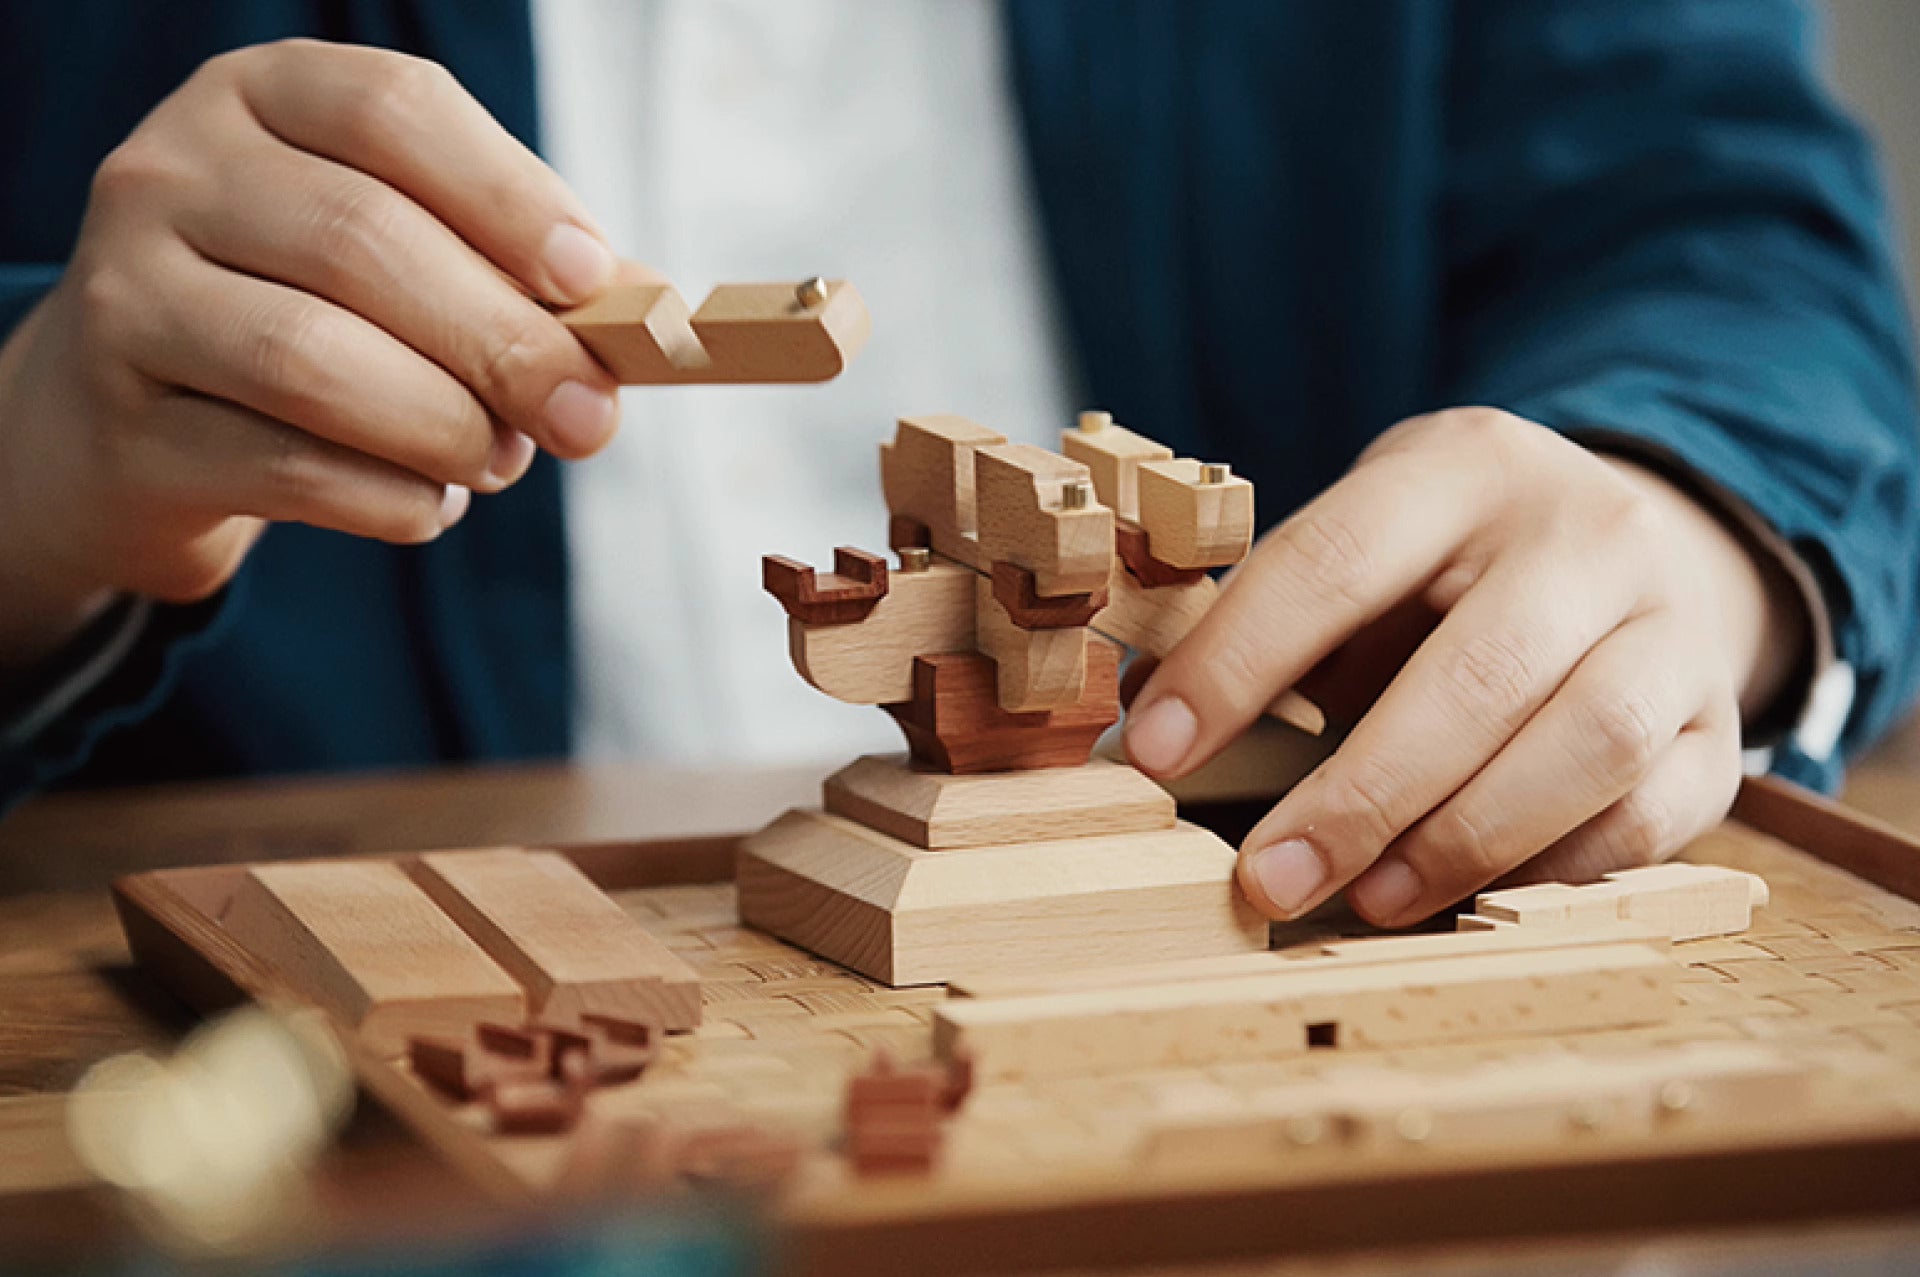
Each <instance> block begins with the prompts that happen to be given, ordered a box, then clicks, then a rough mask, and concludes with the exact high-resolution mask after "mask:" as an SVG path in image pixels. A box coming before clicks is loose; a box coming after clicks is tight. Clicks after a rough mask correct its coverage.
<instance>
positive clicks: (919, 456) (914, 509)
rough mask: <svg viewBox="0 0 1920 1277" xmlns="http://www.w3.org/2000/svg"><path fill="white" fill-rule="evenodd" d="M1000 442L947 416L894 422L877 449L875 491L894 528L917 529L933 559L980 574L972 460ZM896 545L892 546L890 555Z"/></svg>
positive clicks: (998, 436) (1002, 438)
mask: <svg viewBox="0 0 1920 1277" xmlns="http://www.w3.org/2000/svg"><path fill="white" fill-rule="evenodd" d="M1006 441H1007V437H1006V436H1005V435H1003V434H1000V433H999V432H998V431H994V430H989V429H987V428H986V427H985V426H982V425H980V424H978V423H976V422H972V421H969V420H967V419H966V418H965V417H960V416H955V415H953V414H951V413H939V414H933V415H929V416H924V417H902V418H900V420H899V421H898V422H897V423H896V424H895V426H894V435H893V438H892V439H891V440H890V441H888V442H885V443H882V444H881V445H880V487H881V490H882V491H883V492H884V493H885V494H886V498H887V510H888V512H889V513H890V514H891V515H892V517H893V519H894V520H895V521H896V525H895V527H896V528H897V527H898V526H899V524H898V522H897V521H899V520H903V519H904V520H910V521H911V522H913V523H917V524H919V525H920V527H922V528H924V529H925V535H926V541H925V542H924V543H923V544H926V545H929V546H930V547H931V548H932V549H933V551H934V552H935V553H936V554H942V555H945V556H946V557H947V558H949V559H952V560H953V561H954V562H956V563H962V564H965V565H966V566H967V567H970V568H976V569H980V570H984V568H985V565H984V564H983V563H982V562H981V559H980V542H979V533H980V524H979V521H978V518H977V514H978V511H977V508H976V507H977V499H976V493H975V486H974V485H975V475H974V459H975V454H976V453H977V451H978V450H979V449H980V448H983V447H988V446H992V445H995V444H1003V443H1005V442H1006ZM900 545H901V543H900V542H899V541H895V542H894V548H895V549H898V548H899V547H900Z"/></svg>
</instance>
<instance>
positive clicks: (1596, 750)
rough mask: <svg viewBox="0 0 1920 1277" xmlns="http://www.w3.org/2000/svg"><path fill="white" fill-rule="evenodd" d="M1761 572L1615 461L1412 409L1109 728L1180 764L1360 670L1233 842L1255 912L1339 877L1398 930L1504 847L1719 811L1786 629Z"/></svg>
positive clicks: (1515, 860) (1550, 850)
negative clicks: (1333, 725)
mask: <svg viewBox="0 0 1920 1277" xmlns="http://www.w3.org/2000/svg"><path fill="white" fill-rule="evenodd" d="M1775 574H1777V569H1775V570H1774V571H1772V572H1770V571H1769V570H1767V569H1764V568H1763V567H1762V566H1761V564H1760V562H1759V561H1758V560H1756V559H1755V558H1754V557H1753V556H1752V555H1750V554H1749V553H1748V551H1747V550H1746V549H1745V547H1744V546H1743V545H1742V544H1741V543H1740V541H1739V540H1738V539H1736V538H1735V537H1734V536H1733V535H1732V534H1731V533H1730V532H1729V531H1728V530H1727V529H1726V528H1724V527H1723V526H1722V525H1721V523H1720V522H1719V521H1718V520H1717V519H1715V518H1714V517H1713V516H1712V515H1711V514H1709V513H1708V512H1707V511H1706V510H1704V509H1703V508H1701V507H1700V506H1699V505H1697V504H1696V503H1695V502H1694V501H1692V500H1691V499H1690V498H1688V497H1687V496H1685V495H1684V494H1682V493H1681V492H1680V491H1678V490H1677V489H1675V488H1673V487H1672V486H1670V485H1669V484H1667V483H1666V482H1664V481H1663V480H1661V479H1659V478H1657V477H1655V476H1654V475H1652V474H1651V473H1649V472H1647V471H1645V470H1642V469H1640V468H1638V467H1636V466H1633V465H1631V464H1628V463H1626V462H1623V461H1618V460H1613V459H1609V458H1606V457H1602V456H1598V455H1595V454H1593V453H1591V452H1588V451H1586V450H1585V449H1583V448H1581V447H1579V446H1578V445H1576V444H1574V443H1571V442H1569V441H1568V440H1566V439H1564V438H1562V437H1560V436H1559V435H1557V434H1554V433H1553V432H1551V431H1548V430H1546V429H1544V428H1542V427H1539V426H1536V425H1533V424H1532V423H1530V422H1526V421H1523V420H1521V419H1519V418H1517V417H1513V416H1510V415H1508V414H1506V413H1502V412H1497V411H1494V410H1491V409H1475V408H1469V409H1456V410H1453V411H1449V412H1442V413H1438V414H1435V415H1433V416H1430V417H1422V418H1416V419H1414V420H1412V421H1408V422H1404V423H1402V424H1401V425H1399V426H1397V427H1395V428H1394V429H1393V430H1392V431H1390V432H1388V433H1387V434H1386V435H1384V436H1382V437H1381V438H1380V439H1379V440H1378V441H1377V442H1376V443H1375V444H1374V446H1373V447H1371V448H1370V449H1369V450H1368V451H1367V453H1366V454H1365V455H1364V456H1363V457H1362V458H1361V459H1360V461H1359V463H1358V464H1357V465H1356V466H1355V467H1354V469H1353V471H1352V473H1350V474H1349V475H1347V476H1346V477H1345V478H1344V479H1342V480H1341V481H1340V482H1339V483H1337V484H1335V485H1334V486H1333V487H1332V488H1330V489H1328V490H1327V491H1326V492H1325V493H1324V494H1323V495H1321V496H1320V497H1319V498H1318V499H1317V500H1315V501H1314V502H1313V503H1312V504H1310V505H1308V506H1307V507H1306V508H1305V509H1303V510H1301V511H1300V512H1299V513H1298V514H1296V515H1294V516H1293V517H1292V518H1290V519H1288V520H1287V521H1286V522H1285V523H1283V524H1281V525H1280V526H1279V527H1277V528H1275V529H1274V530H1273V531H1272V532H1270V533H1269V534H1268V535H1267V536H1266V537H1265V538H1264V539H1263V540H1262V541H1261V542H1260V544H1259V545H1258V546H1257V547H1256V548H1255V549H1254V551H1253V554H1252V555H1251V556H1250V557H1249V558H1248V560H1247V561H1246V562H1245V563H1244V564H1243V565H1242V566H1241V567H1240V569H1239V570H1238V571H1237V572H1236V573H1235V574H1234V576H1233V577H1232V579H1231V580H1230V581H1229V582H1228V583H1227V586H1226V588H1225V590H1224V591H1223V593H1222V595H1221V598H1220V600H1219V602H1218V603H1217V604H1216V605H1215V606H1214V608H1213V610H1212V611H1211V612H1210V613H1209V614H1208V615H1207V617H1206V618H1205V619H1204V620H1203V621H1202V622H1201V624H1200V625H1199V626H1198V627H1197V628H1196V629H1195V630H1194V632H1193V633H1192V634H1190V635H1189V636H1188V637H1187V639H1186V641H1185V642H1183V643H1182V644H1181V645H1180V646H1179V647H1178V648H1177V649H1175V650H1174V651H1173V652H1172V653H1170V654H1169V656H1168V658H1167V659H1166V660H1165V661H1164V662H1162V663H1161V665H1160V667H1159V668H1158V669H1157V670H1156V671H1155V672H1154V673H1153V675H1152V677H1151V678H1149V679H1148V681H1147V683H1146V685H1145V686H1144V687H1143V688H1142V689H1141V691H1140V694H1139V696H1138V697H1137V699H1136V700H1135V703H1134V707H1133V710H1132V712H1131V714H1130V716H1129V720H1128V724H1127V736H1126V740H1127V747H1128V750H1129V753H1130V754H1131V755H1132V757H1133V760H1134V761H1135V763H1136V764H1138V765H1139V766H1140V767H1141V768H1142V769H1143V770H1145V771H1147V772H1150V773H1152V774H1155V775H1159V776H1176V775H1180V774H1182V773H1185V772H1187V771H1190V770H1192V769H1193V768H1194V767H1196V766H1198V765H1199V764H1200V763H1202V762H1204V761H1205V760H1206V759H1207V758H1209V757H1211V756H1212V755H1213V754H1214V753H1215V752H1217V751H1218V750H1219V749H1220V748H1221V747H1222V746H1223V745H1224V744H1225V743H1226V742H1227V741H1228V740H1229V739H1231V738H1232V737H1233V736H1235V735H1236V734H1238V733H1239V732H1240V731H1241V730H1242V729H1244V728H1245V727H1246V726H1247V725H1248V724H1249V723H1251V722H1252V721H1253V720H1254V718H1255V717H1256V716H1257V715H1258V714H1259V713H1260V711H1261V708H1262V707H1263V706H1265V705H1266V704H1267V703H1268V702H1270V701H1271V700H1272V699H1273V698H1274V696H1275V695H1276V694H1277V693H1278V692H1280V691H1281V690H1283V689H1285V688H1287V687H1291V686H1294V685H1295V684H1297V683H1301V682H1302V680H1303V679H1306V678H1307V676H1308V675H1309V672H1310V671H1315V670H1316V667H1319V670H1318V672H1317V675H1316V677H1317V678H1318V679H1319V684H1318V685H1317V686H1316V685H1315V684H1314V683H1313V682H1311V681H1309V683H1308V684H1307V687H1308V689H1310V690H1311V691H1313V692H1315V693H1318V694H1320V695H1323V696H1327V695H1329V694H1331V693H1338V692H1340V691H1342V690H1345V691H1348V692H1357V693H1358V694H1359V695H1360V696H1361V697H1362V698H1363V699H1364V698H1365V697H1366V696H1367V695H1369V694H1370V693H1371V692H1372V691H1374V690H1375V686H1369V685H1368V684H1369V682H1370V679H1371V681H1372V682H1373V683H1374V684H1375V685H1377V686H1384V691H1380V692H1379V695H1378V699H1377V700H1375V701H1374V702H1373V703H1372V707H1371V709H1369V710H1367V711H1366V713H1365V714H1364V716H1363V717H1361V718H1360V721H1359V723H1358V725H1357V726H1356V727H1355V728H1354V729H1353V731H1352V733H1351V734H1350V735H1349V736H1348V737H1347V739H1346V740H1345V742H1344V743H1343V744H1341V746H1340V747H1339V749H1338V750H1337V751H1336V752H1335V753H1334V754H1333V755H1332V757H1330V758H1329V759H1327V760H1326V762H1324V763H1323V764H1322V765H1321V766H1320V767H1319V768H1318V769H1317V770H1316V771H1314V773H1313V774H1312V775H1310V776H1309V777H1307V778H1306V779H1305V780H1304V781H1302V782H1301V783H1300V785H1299V786H1298V787H1296V788H1295V789H1294V790H1293V791H1292V792H1291V793H1289V794H1288V795H1287V796H1286V797H1285V798H1284V799H1282V800H1281V802H1280V803H1279V805H1278V806H1276V807H1275V808H1274V809H1273V811H1272V812H1271V813H1269V814H1268V815H1267V817H1266V818H1265V819H1264V820H1262V821H1261V823H1260V825H1259V826H1258V827H1257V828H1256V829H1255V830H1254V831H1253V833H1252V834H1250V835H1249V836H1248V838H1247V841H1246V844H1245V847H1244V849H1243V851H1242V854H1241V858H1240V870H1239V877H1240V882H1241V885H1242V887H1243V889H1244V890H1245V891H1246V893H1247V895H1248V897H1249V898H1250V899H1251V900H1252V901H1253V902H1254V904H1255V905H1256V906H1257V907H1259V908H1260V909H1261V911H1262V912H1264V913H1266V914H1268V915H1269V916H1271V917H1275V918H1291V917H1298V916H1299V915H1300V914H1302V913H1305V912H1306V911H1308V910H1309V909H1312V908H1313V907H1315V906H1316V905H1318V904H1319V903H1320V902H1322V901H1323V900H1325V899H1327V898H1328V897H1329V896H1331V895H1332V894H1333V893H1334V892H1336V891H1339V890H1340V889H1342V888H1343V887H1345V888H1347V889H1348V891H1347V896H1348V900H1349V902H1350V903H1351V904H1352V906H1353V907H1354V909H1355V910H1356V911H1357V912H1359V913H1360V914H1361V915H1362V916H1363V917H1365V918H1366V919H1367V920H1369V921H1371V922H1374V923H1376V924H1379V925H1382V926H1395V925H1403V924H1407V923H1412V922H1415V921H1418V920H1419V919H1421V918H1424V917H1426V916H1428V915H1429V914H1431V913H1433V912H1435V911H1436V910H1439V909H1441V908H1444V907H1445V906H1447V905H1450V904H1452V903H1454V902H1455V901H1457V900H1460V899H1462V898H1463V897H1465V896H1467V895H1469V894H1471V893H1472V892H1474V891H1476V890H1478V889H1479V888H1481V887H1483V886H1485V885H1486V884H1487V883H1489V882H1492V881H1494V880H1495V879H1497V878H1501V877H1503V876H1505V875H1509V874H1510V873H1512V872H1513V871H1515V870H1516V869H1521V867H1522V866H1524V869H1523V870H1522V871H1521V873H1520V874H1519V875H1517V876H1518V877H1523V878H1525V877H1547V878H1564V879H1569V880H1576V881H1581V880H1590V879H1594V878H1597V877H1598V876H1599V875H1600V874H1602V873H1604V872H1607V871H1609V870H1613V869H1621V868H1626V867H1630V866H1634V865H1641V864H1648V863H1651V862H1653V861H1656V860H1659V859H1662V858H1665V857H1666V856H1669V855H1671V854H1672V853H1673V852H1674V851H1676V850H1677V849H1678V848H1679V847H1680V846H1681V845H1682V844H1684V843H1685V842H1687V841H1688V840H1689V839H1691V838H1692V837H1694V836H1695V835H1697V834H1699V833H1701V832H1703V831H1705V830H1706V829H1708V828H1710V827H1711V826H1712V825H1713V824H1715V823H1716V822H1717V821H1718V820H1719V819H1720V818H1721V816H1723V815H1724V814H1725V812H1726V810H1727V808H1728V806H1729V805H1730V804H1731V802H1732V800H1733V795H1734V791H1735V790H1736V788H1737V787H1738V785H1739V780H1740V716H1741V712H1742V709H1743V707H1744V708H1745V709H1746V710H1747V711H1748V712H1752V711H1753V710H1754V709H1756V708H1758V707H1760V706H1763V705H1764V704H1765V703H1766V702H1767V701H1768V700H1769V699H1770V698H1771V697H1772V696H1773V695H1775V694H1776V693H1777V692H1778V690H1779V689H1780V687H1781V685H1782V684H1783V682H1784V681H1785V678H1786V677H1787V675H1788V673H1789V672H1790V671H1791V669H1792V668H1793V666H1794V663H1795V661H1796V660H1797V659H1798V655H1799V652H1800V650H1801V649H1800V647H1799V645H1800V644H1803V643H1804V642H1805V641H1806V634H1805V631H1806V629H1807V625H1808V622H1807V620H1806V618H1805V616H1804V608H1803V606H1802V605H1801V603H1800V602H1799V599H1798V596H1797V595H1795V594H1794V593H1793V592H1792V588H1791V586H1790V585H1788V584H1787V583H1786V582H1785V581H1784V579H1783V580H1779V581H1776V580H1774V579H1773V576H1774V575H1775ZM1382 670H1384V671H1386V672H1381V671H1382ZM1332 699H1337V696H1334V697H1332Z"/></svg>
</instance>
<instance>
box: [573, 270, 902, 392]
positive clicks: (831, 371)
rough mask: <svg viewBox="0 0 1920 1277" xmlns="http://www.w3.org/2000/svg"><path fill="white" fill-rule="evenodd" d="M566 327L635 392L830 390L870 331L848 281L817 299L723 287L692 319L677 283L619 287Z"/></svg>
mask: <svg viewBox="0 0 1920 1277" xmlns="http://www.w3.org/2000/svg"><path fill="white" fill-rule="evenodd" d="M810 282H811V281H810ZM803 294H804V296H803ZM809 297H811V298H814V300H812V301H811V302H809V301H808V300H807V298H809ZM559 318H560V322H561V323H563V324H565V325H566V326H567V328H568V329H569V330H571V331H572V332H573V333H574V335H575V336H577V337H578V338H579V339H580V343H581V344H582V345H584V346H585V347H586V348H587V349H588V350H589V351H591V352H593V355H594V357H595V358H596V359H598V360H599V361H600V362H601V363H602V364H603V365H605V366H606V369H607V371H608V372H610V373H612V374H613V376H614V378H615V380H617V381H619V382H620V383H621V384H622V385H629V386H642V385H651V386H686V385H751V384H762V383H765V384H784V383H796V382H819V381H830V380H832V379H833V378H834V377H837V376H839V375H840V373H841V372H843V371H845V369H846V366H847V364H848V363H849V362H850V361H851V360H852V359H853V357H854V356H855V355H856V354H858V353H859V351H860V348H861V347H862V346H863V345H865V344H866V340H867V336H868V333H869V332H870V331H871V328H872V320H871V317H870V316H869V315H868V313H867V307H866V303H865V302H864V301H863V300H862V299H861V297H860V293H859V291H858V290H857V289H855V288H854V286H853V285H852V284H849V283H847V282H845V281H843V280H832V281H824V283H823V287H822V289H821V290H820V291H818V292H816V291H814V290H810V289H808V288H807V286H806V285H804V284H802V285H795V284H722V285H720V286H719V287H717V288H715V289H714V290H713V291H712V292H711V293H710V294H708V296H707V299H706V300H705V301H704V302H702V303H701V304H700V309H699V310H697V311H695V312H693V313H692V314H688V311H687V303H686V301H685V299H683V298H682V297H681V296H680V293H679V291H678V290H677V289H675V288H674V287H673V286H672V285H671V284H662V283H646V284H621V285H616V286H615V287H613V288H609V289H608V290H607V291H606V292H604V293H602V294H601V295H600V296H599V297H597V298H595V299H594V300H593V301H590V302H588V303H586V304H585V305H583V306H576V307H574V308H572V309H570V310H564V311H561V312H559Z"/></svg>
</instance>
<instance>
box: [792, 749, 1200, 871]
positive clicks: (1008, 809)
mask: <svg viewBox="0 0 1920 1277" xmlns="http://www.w3.org/2000/svg"><path fill="white" fill-rule="evenodd" d="M825 807H826V809H827V810H828V811H829V812H832V813H833V814H834V815H836V816H845V817H846V818H847V819H849V820H853V821H857V822H859V823H860V824H863V825H865V826H866V827H867V828H869V829H876V830H879V831H880V832H881V833H885V834H890V835H892V836H893V837H895V838H898V839H900V840H901V841H903V842H908V843H911V844H913V845H914V846H916V847H924V848H928V849H931V850H941V849H958V848H965V847H991V846H995V845H999V844H1005V843H1017V842H1042V841H1046V840H1049V839H1055V838H1076V837H1085V836H1089V835H1094V834H1125V833H1141V832H1145V831H1147V830H1153V829H1171V828H1173V827H1174V825H1175V824H1176V823H1177V822H1176V819H1175V816H1174V805H1173V798H1172V796H1171V795H1170V794H1168V793H1167V791H1166V790H1164V789H1162V788H1160V786H1158V785H1156V784H1154V783H1153V782H1152V781H1150V780H1148V779H1147V778H1146V777H1145V776H1143V775H1141V774H1140V773H1139V772H1138V771H1135V770H1134V769H1133V768H1131V767H1128V766H1126V765H1125V764H1122V763H1109V762H1093V763H1088V764H1087V765H1086V766H1084V767H1070V768H1061V769H1049V770H1046V771H1027V772H1013V773H1010V774H1008V775H1001V776H966V775H957V776H956V775H945V774H942V773H939V772H929V771H920V770H916V769H915V768H913V767H910V766H908V765H907V764H906V762H905V760H903V759H900V758H881V757H873V756H869V757H867V758H862V759H860V760H859V761H858V762H855V763H853V764H851V765H849V766H847V767H843V768H841V769H840V770H839V771H837V772H835V773H834V774H833V775H832V776H829V777H828V778H827V783H826V787H825Z"/></svg>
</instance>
